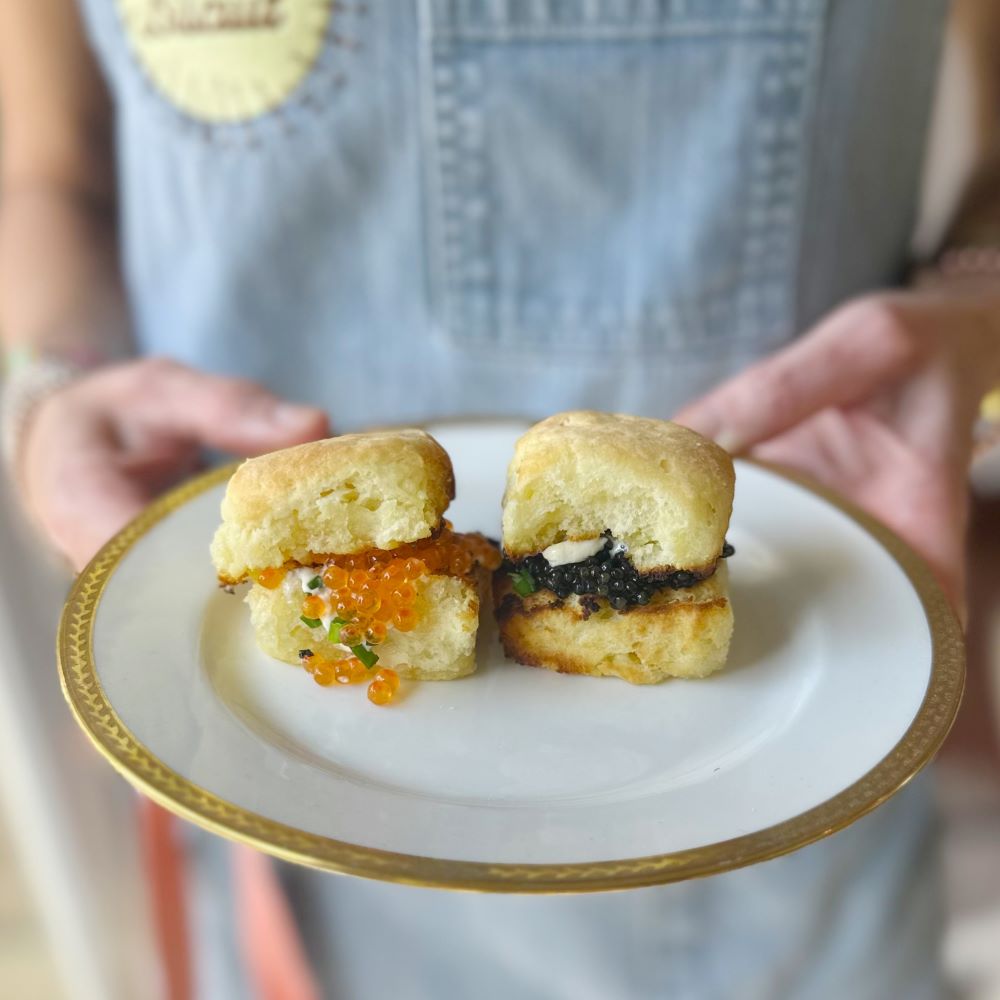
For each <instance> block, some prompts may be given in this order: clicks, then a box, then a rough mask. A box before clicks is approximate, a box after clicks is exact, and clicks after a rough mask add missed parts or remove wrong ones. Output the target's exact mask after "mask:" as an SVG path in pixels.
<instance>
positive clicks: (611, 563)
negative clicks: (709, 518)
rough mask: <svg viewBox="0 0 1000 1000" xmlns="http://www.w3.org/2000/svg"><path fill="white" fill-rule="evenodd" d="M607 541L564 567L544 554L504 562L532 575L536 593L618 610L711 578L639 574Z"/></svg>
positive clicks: (727, 551) (725, 552) (725, 550)
mask: <svg viewBox="0 0 1000 1000" xmlns="http://www.w3.org/2000/svg"><path fill="white" fill-rule="evenodd" d="M605 534H606V535H607V536H608V540H607V542H606V543H605V545H604V548H603V549H601V551H600V552H597V553H595V554H594V555H592V556H590V557H589V558H588V559H584V560H582V561H581V562H576V563H568V564H566V565H565V566H550V565H549V561H548V560H547V559H546V558H545V556H543V555H542V554H541V553H539V554H538V555H534V556H528V558H527V559H521V560H519V561H518V562H516V563H513V562H511V561H509V560H507V561H505V562H504V570H505V571H506V572H508V573H511V574H515V573H516V574H520V575H523V574H525V573H527V574H529V575H530V579H531V580H532V582H533V583H534V589H536V590H543V589H544V590H551V591H552V592H553V593H554V594H555V595H556V597H558V598H560V599H563V598H566V597H569V596H570V594H578V595H580V596H581V597H582V596H596V597H604V598H607V601H608V604H610V605H611V607H613V608H614V609H615V610H616V611H624V610H626V609H627V608H634V607H642V606H643V605H645V604H649V602H650V600H651V599H652V597H653V594H655V593H656V592H657V591H658V590H662V589H663V588H664V587H670V588H672V589H673V590H681V589H683V588H684V587H693V586H694V585H695V584H696V583H698V582H699V581H701V580H704V579H706V578H707V577H708V576H711V574H712V572H714V571H715V568H714V567H712V569H711V570H710V571H709V572H708V573H694V572H691V571H689V570H674V571H673V572H672V573H665V574H662V575H659V574H645V575H643V574H640V573H639V572H638V570H636V568H635V567H634V566H633V565H632V560H631V559H629V557H628V553H627V552H625V551H617V552H612V551H611V547H612V541H611V535H610V532H605ZM734 551H735V550H734V549H733V547H732V545H730V544H729V542H725V543H724V544H723V546H722V553H721V557H722V558H723V559H727V558H728V557H729V556H731V555H732V554H733V552H734Z"/></svg>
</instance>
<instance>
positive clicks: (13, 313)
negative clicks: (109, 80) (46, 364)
mask: <svg viewBox="0 0 1000 1000" xmlns="http://www.w3.org/2000/svg"><path fill="white" fill-rule="evenodd" d="M111 124H112V118H111V107H110V102H109V98H108V94H107V92H106V90H105V87H104V83H103V81H102V79H101V77H100V73H99V71H98V69H97V66H96V65H95V63H94V60H93V58H92V56H91V54H90V52H89V50H88V49H87V46H86V44H85V42H84V40H83V34H82V27H81V25H80V21H79V16H78V14H77V10H76V5H75V3H74V2H73V0H31V2H30V3H28V2H25V0H12V2H7V3H3V4H0V336H2V337H3V339H4V341H5V343H6V344H7V345H8V347H15V348H21V349H22V350H26V351H29V352H31V353H40V354H47V353H51V354H53V355H57V356H68V357H71V358H78V359H86V358H94V359H98V358H105V357H122V356H125V355H127V354H128V353H129V352H130V338H129V333H128V321H127V315H126V308H125V302H124V295H123V293H122V285H121V279H120V275H119V268H118V259H117V251H116V237H115V229H116V219H115V176H114V165H113V151H112V142H111Z"/></svg>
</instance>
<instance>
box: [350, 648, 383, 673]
mask: <svg viewBox="0 0 1000 1000" xmlns="http://www.w3.org/2000/svg"><path fill="white" fill-rule="evenodd" d="M351 652H352V653H353V654H354V655H355V656H356V657H357V658H358V659H359V660H360V661H361V662H362V663H363V664H364V665H365V667H367V669H369V670H371V668H372V667H374V666H375V664H376V663H378V654H376V653H373V652H372V651H371V650H370V649H369V648H368V647H367V646H362V645H361V644H360V643H359V644H358V645H357V646H351Z"/></svg>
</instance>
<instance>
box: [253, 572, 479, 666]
mask: <svg viewBox="0 0 1000 1000" xmlns="http://www.w3.org/2000/svg"><path fill="white" fill-rule="evenodd" d="M477 575H478V576H485V574H482V573H480V574H477ZM413 586H414V588H415V589H416V591H417V597H416V605H415V610H416V611H417V614H418V621H417V624H416V626H415V627H414V628H413V629H412V630H411V631H409V632H400V631H397V630H395V629H390V631H389V634H388V636H387V637H386V639H385V640H384V641H383V642H380V643H379V644H378V645H377V646H374V647H372V649H373V651H374V652H376V653H377V654H378V657H379V660H378V665H379V666H380V667H392V669H393V670H395V671H396V672H397V673H398V674H399V675H400V676H401V677H406V678H411V679H414V680H452V679H454V678H456V677H463V676H464V675H466V674H471V673H472V672H473V671H474V670H475V669H476V655H475V653H476V630H477V629H478V627H479V603H480V585H479V584H478V583H477V579H476V576H463V577H459V576H445V575H432V576H424V577H421V578H420V579H419V580H415V581H414V583H413ZM246 602H247V604H248V605H249V606H250V621H251V623H252V625H253V628H254V634H255V636H256V639H257V645H258V646H260V648H261V649H262V650H263V651H264V652H265V653H267V655H268V656H273V657H275V658H276V659H279V660H284V661H285V662H286V663H292V664H295V665H296V666H298V665H299V664H300V662H301V661H300V659H299V651H300V650H302V649H310V650H312V651H313V653H314V654H316V655H317V656H320V657H322V658H323V659H326V660H331V661H335V660H340V659H346V658H347V657H349V656H351V652H350V650H348V649H347V648H346V647H344V646H340V645H337V644H336V643H333V642H330V641H329V639H327V638H325V636H324V630H323V629H310V628H309V627H308V626H306V625H305V624H303V622H302V621H301V619H300V615H301V614H302V594H301V593H300V592H298V591H297V590H289V589H288V588H285V587H278V588H276V589H274V590H268V589H266V588H264V587H262V586H260V585H259V584H256V583H254V584H253V585H251V587H250V590H249V591H248V592H247V595H246Z"/></svg>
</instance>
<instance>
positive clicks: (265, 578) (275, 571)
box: [255, 566, 288, 590]
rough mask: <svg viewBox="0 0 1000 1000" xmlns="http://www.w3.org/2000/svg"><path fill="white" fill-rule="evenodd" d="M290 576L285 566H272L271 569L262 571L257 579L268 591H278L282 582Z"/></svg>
mask: <svg viewBox="0 0 1000 1000" xmlns="http://www.w3.org/2000/svg"><path fill="white" fill-rule="evenodd" d="M287 575H288V570H287V569H285V567H284V566H272V567H271V568H270V569H262V570H261V571H260V572H259V573H258V574H257V576H256V577H255V579H256V580H257V582H258V583H259V584H260V585H261V586H262V587H266V588H267V589H268V590H276V589H277V588H278V587H280V586H281V584H282V581H283V580H284V579H285V577H286V576H287Z"/></svg>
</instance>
